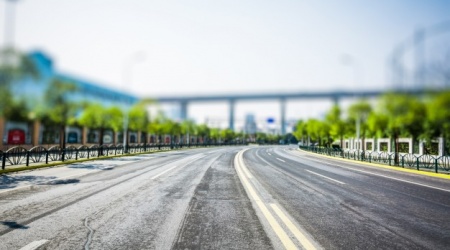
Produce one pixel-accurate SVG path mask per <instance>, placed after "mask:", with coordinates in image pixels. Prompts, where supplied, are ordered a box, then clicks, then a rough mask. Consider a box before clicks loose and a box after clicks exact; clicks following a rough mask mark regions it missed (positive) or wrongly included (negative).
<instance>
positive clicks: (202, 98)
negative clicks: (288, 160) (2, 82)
mask: <svg viewBox="0 0 450 250" xmlns="http://www.w3.org/2000/svg"><path fill="white" fill-rule="evenodd" d="M387 92H392V93H399V94H401V93H403V94H413V95H420V94H422V93H424V90H422V89H416V90H411V89H398V90H389V91H388V90H361V91H350V90H336V91H309V92H308V91H299V92H278V93H277V92H272V93H252V94H249V93H247V94H242V93H239V94H212V95H195V96H161V97H153V98H145V99H144V101H153V102H156V103H160V104H167V103H176V104H178V105H180V108H181V119H183V120H185V119H186V118H187V117H188V105H189V104H191V103H201V102H227V103H228V105H229V112H228V121H229V125H228V127H229V128H230V129H233V130H234V121H235V117H234V112H235V103H236V102H238V101H262V100H264V101H267V100H272V101H273V100H278V101H279V102H280V117H281V133H282V134H285V132H286V131H285V127H286V101H287V100H311V99H329V100H332V101H333V102H334V103H339V100H341V99H345V98H369V97H377V96H380V95H383V94H385V93H387Z"/></svg>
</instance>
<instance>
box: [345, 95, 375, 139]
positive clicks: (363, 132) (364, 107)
mask: <svg viewBox="0 0 450 250" xmlns="http://www.w3.org/2000/svg"><path fill="white" fill-rule="evenodd" d="M371 115H372V106H371V105H370V103H368V102H367V101H366V100H360V101H358V102H356V103H354V104H352V105H351V106H350V107H349V108H348V122H347V126H348V130H347V132H349V131H351V133H352V134H353V135H355V133H356V123H357V120H358V119H359V122H360V136H361V137H362V138H365V137H367V136H368V134H370V132H369V129H368V119H369V117H370V116H371Z"/></svg>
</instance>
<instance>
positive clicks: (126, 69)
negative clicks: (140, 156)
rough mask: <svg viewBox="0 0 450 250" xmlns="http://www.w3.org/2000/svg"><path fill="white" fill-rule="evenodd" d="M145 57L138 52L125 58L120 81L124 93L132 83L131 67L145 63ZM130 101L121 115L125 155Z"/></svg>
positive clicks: (141, 52) (125, 151)
mask: <svg viewBox="0 0 450 250" xmlns="http://www.w3.org/2000/svg"><path fill="white" fill-rule="evenodd" d="M145 59H146V56H145V53H144V52H143V51H138V52H136V53H133V54H131V55H130V56H129V57H127V58H126V59H125V61H124V64H123V70H122V81H123V83H122V84H123V89H124V91H127V90H129V89H130V85H131V83H132V81H133V79H132V76H133V66H135V65H136V64H138V63H141V62H143V61H145ZM131 104H132V101H130V102H129V103H128V100H126V104H125V108H124V115H123V152H124V153H127V146H128V145H127V144H128V123H129V115H128V112H129V107H128V105H130V106H131Z"/></svg>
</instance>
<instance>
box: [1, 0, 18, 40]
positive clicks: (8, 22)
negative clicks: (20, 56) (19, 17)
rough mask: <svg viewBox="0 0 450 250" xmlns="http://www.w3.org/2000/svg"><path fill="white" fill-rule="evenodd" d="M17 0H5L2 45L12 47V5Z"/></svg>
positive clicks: (13, 11)
mask: <svg viewBox="0 0 450 250" xmlns="http://www.w3.org/2000/svg"><path fill="white" fill-rule="evenodd" d="M17 1H18V0H6V1H5V27H4V39H5V41H4V46H5V48H12V47H13V46H14V21H15V10H14V7H15V6H14V5H15V3H16V2H17Z"/></svg>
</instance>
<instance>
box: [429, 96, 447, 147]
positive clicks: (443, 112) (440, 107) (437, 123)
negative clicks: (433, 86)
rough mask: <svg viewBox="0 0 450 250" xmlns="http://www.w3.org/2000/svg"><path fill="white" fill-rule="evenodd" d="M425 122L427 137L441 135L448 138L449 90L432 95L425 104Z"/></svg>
mask: <svg viewBox="0 0 450 250" xmlns="http://www.w3.org/2000/svg"><path fill="white" fill-rule="evenodd" d="M426 109H427V123H426V124H425V128H426V135H427V137H428V138H431V137H436V136H443V137H445V138H446V139H450V138H449V137H450V91H446V92H442V93H440V94H437V95H436V96H433V98H432V99H431V101H430V102H429V103H428V104H427V105H426Z"/></svg>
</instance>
